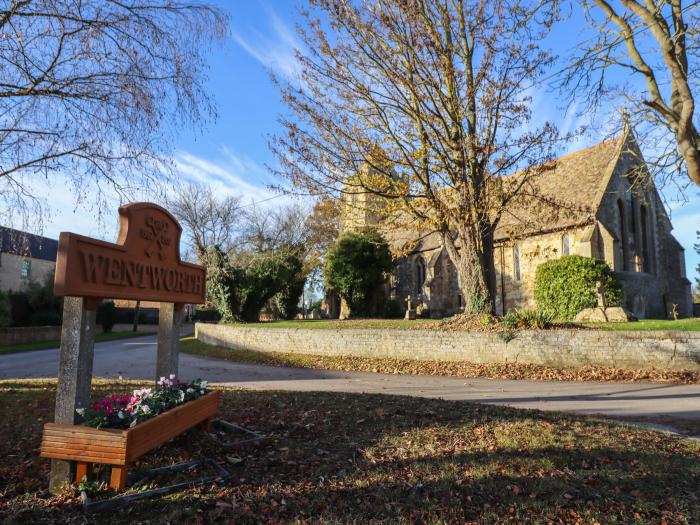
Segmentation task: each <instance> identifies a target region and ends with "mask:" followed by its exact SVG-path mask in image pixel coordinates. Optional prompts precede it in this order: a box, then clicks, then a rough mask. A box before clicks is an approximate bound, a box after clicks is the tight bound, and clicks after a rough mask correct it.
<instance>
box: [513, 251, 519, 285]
mask: <svg viewBox="0 0 700 525" xmlns="http://www.w3.org/2000/svg"><path fill="white" fill-rule="evenodd" d="M513 279H515V280H516V281H519V280H520V246H518V245H517V244H516V245H514V246H513Z"/></svg>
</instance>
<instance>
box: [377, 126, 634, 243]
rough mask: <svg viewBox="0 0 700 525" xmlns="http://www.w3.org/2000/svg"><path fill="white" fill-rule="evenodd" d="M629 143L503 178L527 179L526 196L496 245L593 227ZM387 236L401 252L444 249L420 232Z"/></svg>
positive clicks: (500, 229) (508, 215)
mask: <svg viewBox="0 0 700 525" xmlns="http://www.w3.org/2000/svg"><path fill="white" fill-rule="evenodd" d="M628 140H634V139H633V136H632V135H631V134H629V135H628V134H624V135H622V136H620V137H618V138H617V139H614V140H609V141H606V142H602V143H600V144H596V145H595V146H591V147H589V148H586V149H583V150H580V151H576V152H573V153H570V154H568V155H565V156H563V157H560V158H558V159H556V160H552V161H550V162H548V163H546V164H544V165H542V166H540V167H538V169H537V170H533V171H531V172H529V173H523V172H519V173H515V174H512V175H509V176H507V177H504V178H503V182H504V184H517V183H519V182H520V181H522V178H524V177H527V180H526V181H523V188H522V190H523V192H522V195H521V196H520V197H518V198H517V200H515V201H513V202H511V205H510V206H509V207H508V208H507V209H506V210H505V211H504V213H503V214H502V216H501V219H500V221H499V223H498V226H497V227H496V232H495V240H496V241H503V240H506V239H509V238H518V237H529V236H532V235H537V234H542V233H547V232H552V231H560V230H565V229H567V228H574V227H578V226H582V225H585V224H590V223H592V222H593V221H594V220H595V216H596V212H597V210H598V207H599V204H600V202H601V201H602V199H603V196H604V195H605V191H606V188H607V186H608V183H609V181H610V176H611V175H612V172H613V170H614V168H615V166H616V165H617V161H618V159H619V157H620V154H621V153H622V151H623V146H624V145H625V144H626V143H627V141H628ZM533 173H534V174H533ZM385 234H386V236H387V238H388V240H389V242H390V244H391V245H392V248H394V250H395V251H397V252H400V251H405V250H406V248H407V247H408V248H409V250H408V251H426V250H432V249H435V248H439V247H440V246H441V242H440V238H439V236H438V235H437V234H436V233H430V232H421V231H419V230H418V229H417V228H416V229H412V228H411V227H410V226H409V227H403V228H398V227H396V226H392V228H391V229H389V230H388V231H385Z"/></svg>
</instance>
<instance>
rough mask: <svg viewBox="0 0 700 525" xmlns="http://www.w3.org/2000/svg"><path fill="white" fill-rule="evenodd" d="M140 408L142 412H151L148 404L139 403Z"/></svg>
mask: <svg viewBox="0 0 700 525" xmlns="http://www.w3.org/2000/svg"><path fill="white" fill-rule="evenodd" d="M140 408H141V412H143V413H144V414H150V413H151V407H149V406H148V405H141V407H140Z"/></svg>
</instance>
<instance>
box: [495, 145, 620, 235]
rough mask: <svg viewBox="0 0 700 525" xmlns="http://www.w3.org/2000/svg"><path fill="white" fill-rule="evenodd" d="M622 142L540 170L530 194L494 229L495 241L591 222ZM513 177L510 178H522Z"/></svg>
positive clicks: (597, 147)
mask: <svg viewBox="0 0 700 525" xmlns="http://www.w3.org/2000/svg"><path fill="white" fill-rule="evenodd" d="M623 140H624V137H623V138H618V139H615V140H609V141H606V142H602V143H600V144H596V145H595V146H591V147H589V148H586V149H583V150H580V151H576V152H574V153H570V154H568V155H565V156H563V157H560V158H558V159H556V160H553V161H551V162H549V163H547V164H546V165H544V166H543V168H544V169H543V171H542V172H541V173H539V174H537V175H535V176H533V177H532V179H531V181H532V186H533V189H532V191H526V193H527V196H526V197H524V198H523V199H522V202H520V203H519V204H520V205H516V206H510V207H509V208H507V209H506V210H505V212H504V214H503V215H502V217H501V220H500V221H499V224H498V226H497V228H496V239H506V238H509V237H522V236H529V235H533V234H537V233H545V232H549V231H557V230H562V229H566V228H571V227H575V226H580V225H583V224H587V223H590V222H592V221H593V220H594V219H595V214H596V212H597V210H598V206H599V204H600V202H601V200H602V198H603V195H604V194H605V188H606V187H607V185H608V181H609V179H610V174H611V173H612V170H613V169H614V168H615V165H616V163H617V160H618V158H619V156H620V153H621V151H622V147H621V146H622V142H623ZM522 176H523V174H521V173H517V174H514V175H510V176H509V178H510V177H522Z"/></svg>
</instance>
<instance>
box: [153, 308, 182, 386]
mask: <svg viewBox="0 0 700 525" xmlns="http://www.w3.org/2000/svg"><path fill="white" fill-rule="evenodd" d="M183 306H184V305H182V304H177V303H160V310H159V312H158V357H157V359H156V381H157V380H158V378H160V377H168V375H169V374H175V375H177V373H178V356H179V353H180V325H181V324H182V317H183V313H184V308H183Z"/></svg>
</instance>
